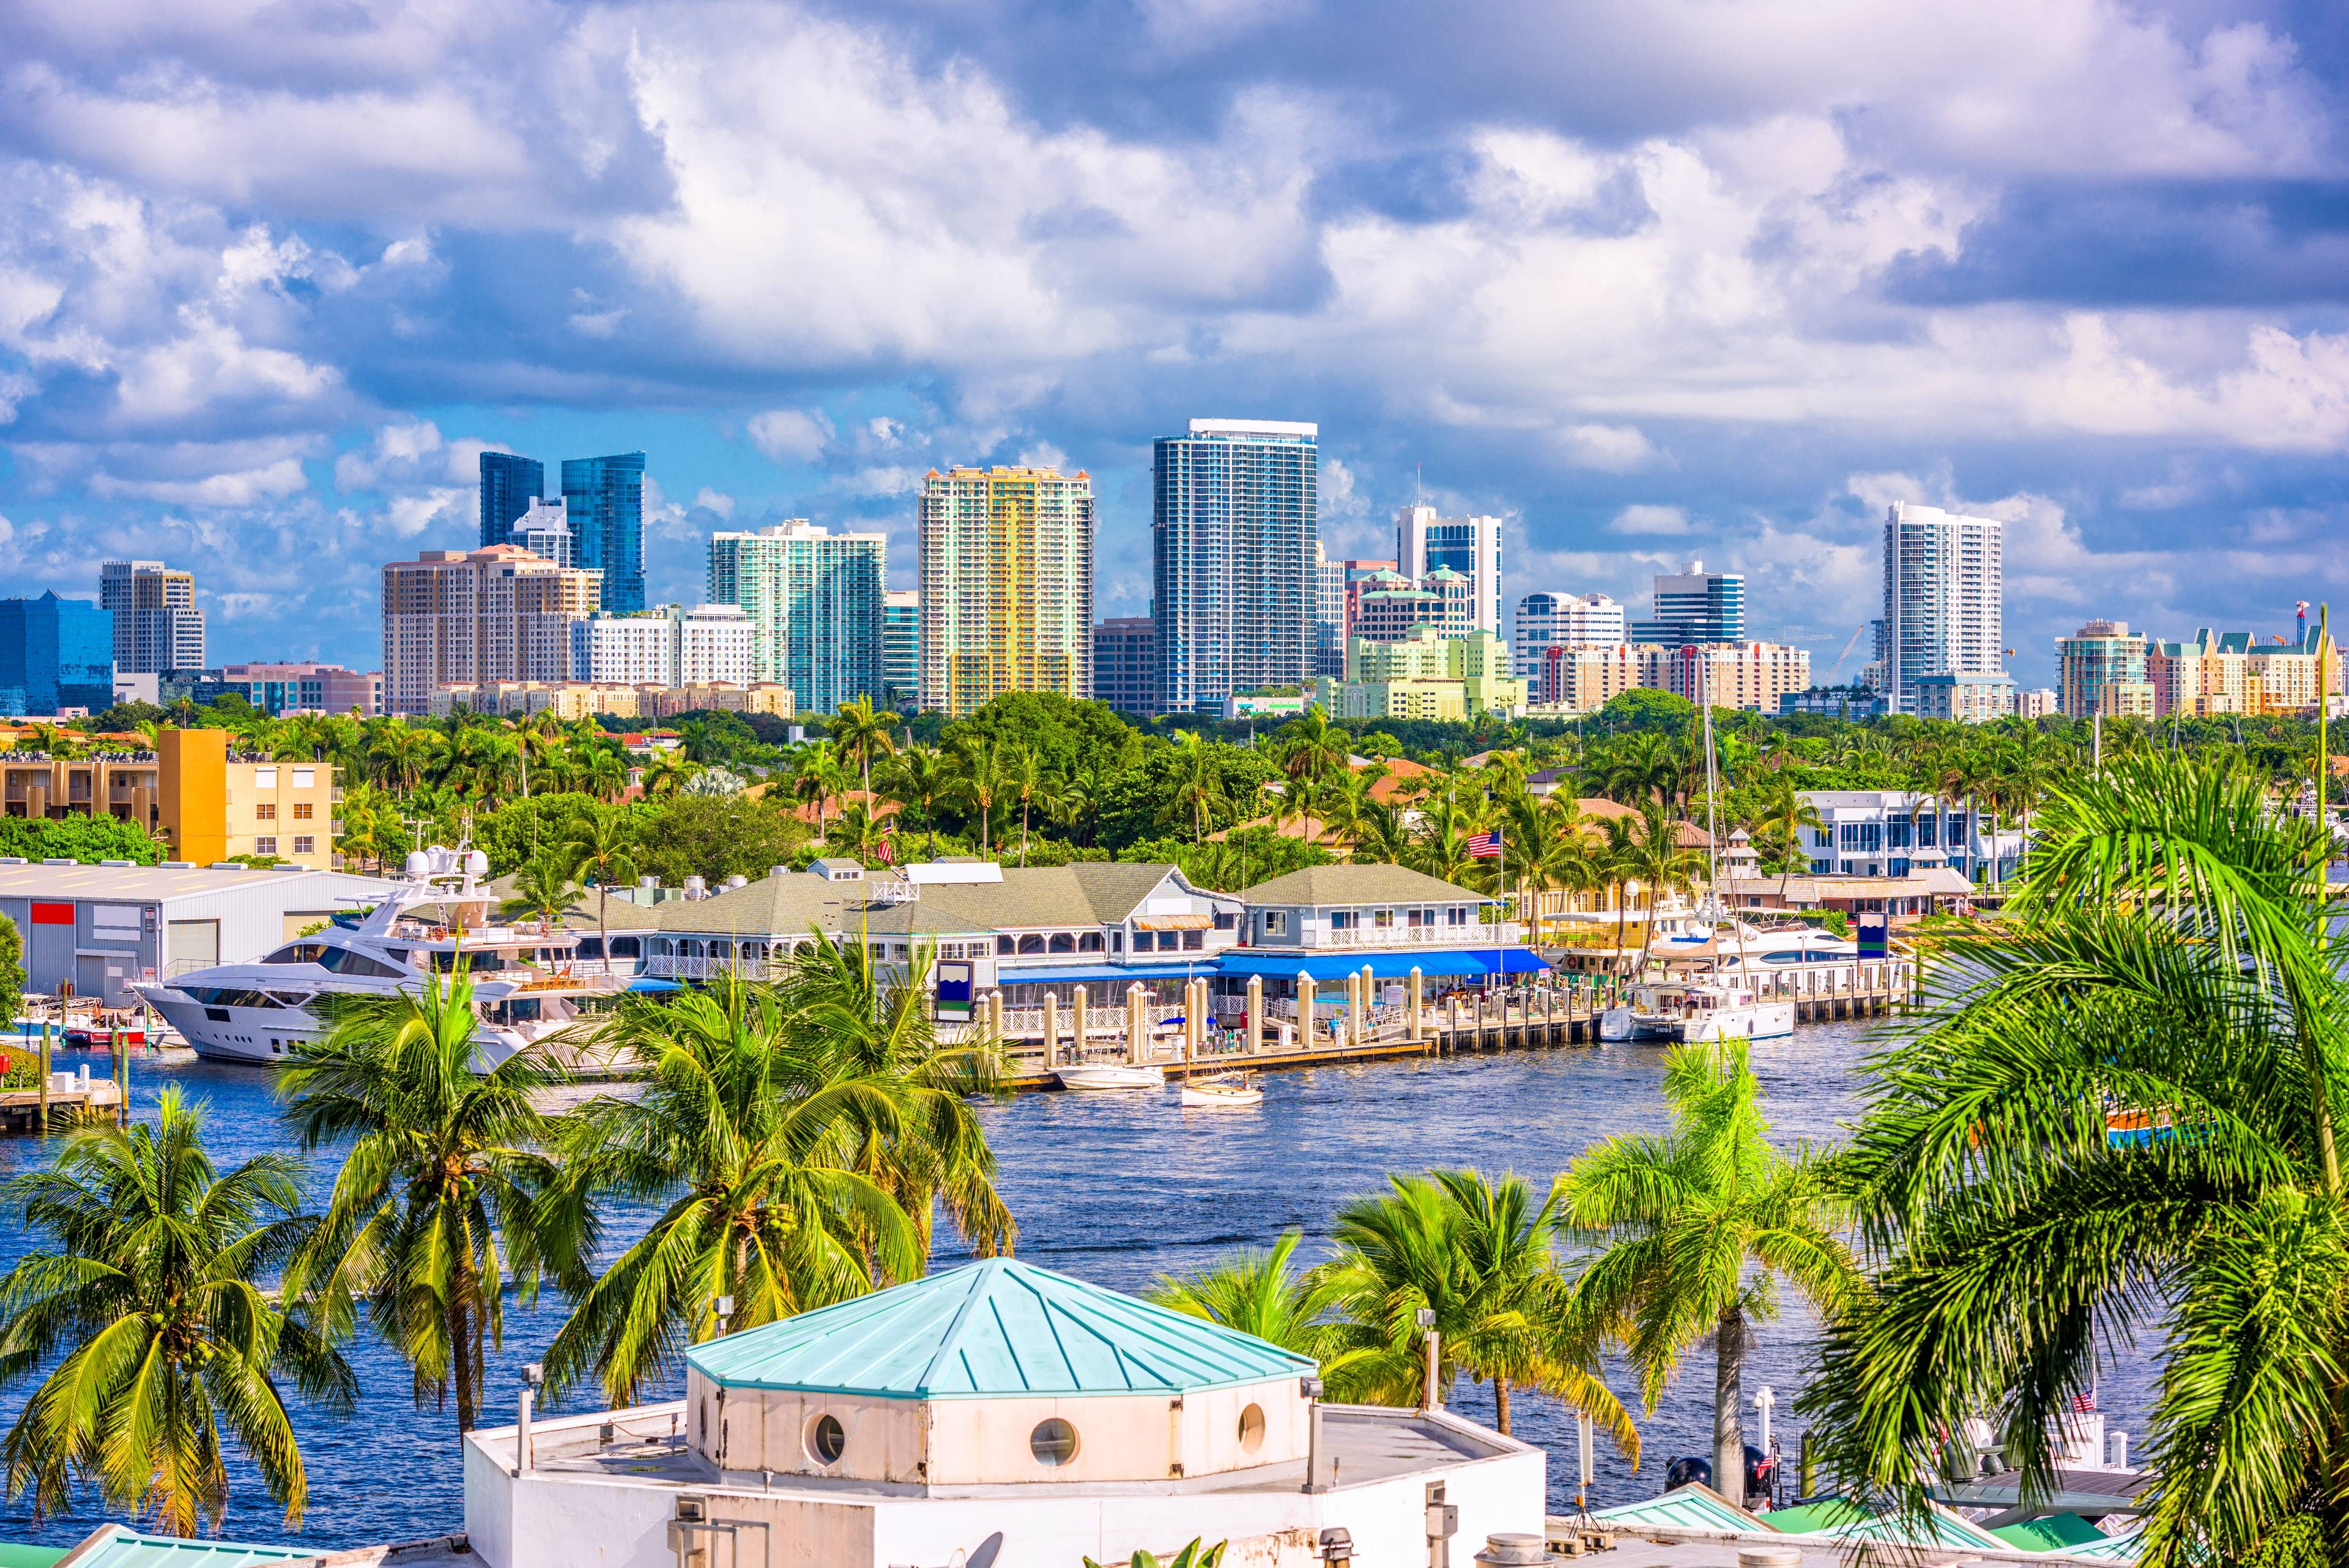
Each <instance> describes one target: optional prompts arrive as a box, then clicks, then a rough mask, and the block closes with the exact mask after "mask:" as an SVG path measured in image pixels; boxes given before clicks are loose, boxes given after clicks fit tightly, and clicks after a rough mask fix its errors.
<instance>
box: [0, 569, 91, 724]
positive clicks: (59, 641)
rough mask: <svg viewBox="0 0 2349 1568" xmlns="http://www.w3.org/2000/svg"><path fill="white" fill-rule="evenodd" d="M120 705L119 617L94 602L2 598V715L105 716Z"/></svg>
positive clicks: (45, 596) (44, 597)
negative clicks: (116, 685)
mask: <svg viewBox="0 0 2349 1568" xmlns="http://www.w3.org/2000/svg"><path fill="white" fill-rule="evenodd" d="M113 703H114V618H113V617H112V616H110V615H109V614H107V613H106V611H104V610H102V609H100V608H98V606H96V605H94V604H92V603H90V601H89V600H88V599H61V598H59V597H57V595H56V594H55V593H53V592H52V593H45V594H43V595H42V596H41V597H39V598H36V599H0V714H13V715H17V716H21V717H24V718H49V717H54V716H57V715H59V714H64V713H67V712H86V713H102V712H104V711H106V710H107V709H108V708H109V707H111V706H112V705H113Z"/></svg>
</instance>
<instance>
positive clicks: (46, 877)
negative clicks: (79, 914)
mask: <svg viewBox="0 0 2349 1568" xmlns="http://www.w3.org/2000/svg"><path fill="white" fill-rule="evenodd" d="M319 877H326V878H330V879H331V881H332V883H333V885H334V887H335V888H336V891H338V892H350V893H356V894H365V895H366V896H368V897H380V896H381V895H382V894H383V892H384V891H385V889H386V888H387V886H388V884H386V883H383V882H380V881H378V880H377V879H376V878H374V877H357V876H352V875H349V874H348V873H346V872H340V871H313V870H310V869H309V868H307V867H300V866H285V867H278V868H277V869H275V870H274V871H256V870H254V869H253V868H252V867H246V866H229V867H209V866H193V867H184V868H183V867H165V866H43V865H38V864H33V865H25V866H7V865H0V898H126V899H152V898H190V897H192V896H194V895H196V894H200V893H222V892H227V891H229V890H231V889H233V888H251V887H256V886H260V885H263V884H267V885H270V886H277V885H281V884H283V885H288V886H292V885H302V884H307V885H309V886H311V887H313V888H315V887H316V885H317V884H316V878H319Z"/></svg>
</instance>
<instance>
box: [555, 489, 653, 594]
mask: <svg viewBox="0 0 2349 1568" xmlns="http://www.w3.org/2000/svg"><path fill="white" fill-rule="evenodd" d="M563 500H564V504H565V506H566V507H567V508H568V509H569V511H570V514H571V534H572V537H573V539H574V541H575V545H574V548H575V550H576V551H577V555H576V558H575V559H574V561H573V562H572V564H573V565H574V566H588V567H594V568H595V569H597V570H600V571H601V572H602V573H603V574H604V607H605V609H608V610H619V611H623V612H626V611H628V610H640V609H642V608H644V607H645V454H644V453H643V452H622V453H620V454H619V455H617V456H615V457H572V458H565V459H564V462H563Z"/></svg>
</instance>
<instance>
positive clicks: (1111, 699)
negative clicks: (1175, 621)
mask: <svg viewBox="0 0 2349 1568" xmlns="http://www.w3.org/2000/svg"><path fill="white" fill-rule="evenodd" d="M1093 701H1096V702H1106V703H1108V704H1109V705H1110V707H1111V708H1112V709H1113V710H1115V711H1118V712H1120V713H1123V714H1125V715H1127V716H1128V717H1130V718H1135V719H1147V718H1151V717H1154V715H1155V714H1156V713H1157V712H1158V623H1157V622H1156V621H1154V620H1153V619H1151V618H1149V617H1148V616H1146V615H1136V616H1116V617H1112V618H1110V619H1108V620H1105V621H1102V622H1101V623H1100V624H1099V625H1097V626H1095V627H1094V628H1093Z"/></svg>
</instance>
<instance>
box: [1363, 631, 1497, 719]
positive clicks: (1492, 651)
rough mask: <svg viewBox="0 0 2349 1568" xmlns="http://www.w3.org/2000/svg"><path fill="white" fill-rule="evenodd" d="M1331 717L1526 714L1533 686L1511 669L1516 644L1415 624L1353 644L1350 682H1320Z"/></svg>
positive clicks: (1480, 634)
mask: <svg viewBox="0 0 2349 1568" xmlns="http://www.w3.org/2000/svg"><path fill="white" fill-rule="evenodd" d="M1317 695H1318V696H1319V700H1320V702H1321V706H1322V708H1323V710H1324V711H1327V712H1328V713H1329V714H1330V717H1331V718H1347V719H1465V718H1467V717H1468V716H1469V715H1470V714H1474V713H1506V714H1508V715H1509V716H1511V717H1513V718H1514V717H1516V716H1518V715H1520V714H1522V713H1524V712H1525V711H1526V683H1525V681H1523V680H1520V679H1518V678H1517V677H1516V676H1515V675H1513V674H1511V673H1510V672H1509V645H1508V644H1507V643H1506V642H1504V641H1502V640H1501V639H1499V638H1497V637H1495V636H1494V635H1493V634H1492V633H1491V632H1489V631H1474V632H1468V633H1466V634H1464V635H1461V636H1451V637H1447V636H1445V635H1444V633H1443V632H1441V631H1439V630H1438V629H1437V628H1434V627H1432V626H1420V627H1413V628H1412V630H1411V634H1410V635H1409V636H1408V637H1404V638H1402V639H1398V640H1396V641H1392V642H1383V641H1376V640H1373V639H1370V638H1365V637H1358V638H1354V639H1351V640H1350V641H1349V642H1348V643H1347V645H1346V679H1345V680H1342V681H1339V680H1326V679H1325V680H1322V681H1320V682H1319V691H1318V693H1317Z"/></svg>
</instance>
